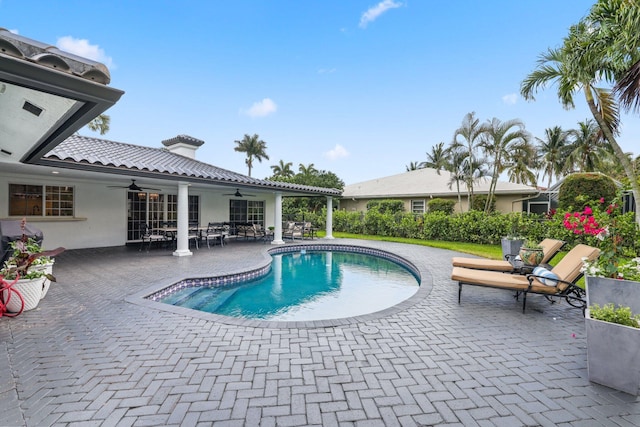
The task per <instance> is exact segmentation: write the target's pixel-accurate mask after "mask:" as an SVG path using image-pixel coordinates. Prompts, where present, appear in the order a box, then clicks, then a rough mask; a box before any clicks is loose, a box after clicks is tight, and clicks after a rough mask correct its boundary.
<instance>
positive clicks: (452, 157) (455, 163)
mask: <svg viewBox="0 0 640 427" xmlns="http://www.w3.org/2000/svg"><path fill="white" fill-rule="evenodd" d="M466 157H467V154H466V153H465V152H463V151H461V150H449V161H448V162H447V164H446V165H445V170H446V171H447V172H449V174H450V177H449V183H448V184H449V190H451V189H452V188H453V184H455V185H456V193H457V194H458V206H459V207H460V211H461V212H462V194H461V193H460V183H461V182H464V179H465V171H464V159H465V158H466Z"/></svg>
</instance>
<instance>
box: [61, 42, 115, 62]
mask: <svg viewBox="0 0 640 427" xmlns="http://www.w3.org/2000/svg"><path fill="white" fill-rule="evenodd" d="M56 47H57V48H58V49H60V50H63V51H65V52H69V53H72V54H74V55H78V56H81V57H83V58H87V59H92V60H94V61H98V62H102V63H103V64H104V65H106V66H107V68H109V69H111V68H115V65H114V63H113V59H112V58H111V57H110V56H107V55H106V54H105V53H104V50H103V49H102V48H101V47H100V46H98V45H96V44H89V40H87V39H76V38H73V37H71V36H64V37H60V38H59V39H58V42H57V43H56Z"/></svg>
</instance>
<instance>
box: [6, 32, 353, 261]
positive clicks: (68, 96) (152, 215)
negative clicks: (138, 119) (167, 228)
mask: <svg viewBox="0 0 640 427" xmlns="http://www.w3.org/2000/svg"><path fill="white" fill-rule="evenodd" d="M109 82H110V75H109V71H108V70H107V68H106V67H105V66H104V65H103V64H100V63H96V62H93V61H90V60H87V59H84V58H80V57H77V56H75V55H71V54H67V53H65V52H62V51H59V50H57V49H55V48H53V47H51V46H48V45H45V44H43V43H40V42H37V41H34V40H31V39H28V38H26V37H23V36H19V35H16V34H12V33H10V32H8V31H6V30H4V29H0V200H1V201H2V203H0V218H3V219H21V218H23V217H25V218H26V219H27V221H28V222H29V223H32V224H35V225H36V226H37V227H38V228H40V229H41V230H42V231H43V233H44V236H45V239H44V245H45V247H57V246H64V247H66V248H87V247H103V246H118V245H124V244H126V243H130V242H136V241H139V240H140V227H141V224H143V223H144V224H148V225H149V226H150V227H157V226H159V225H160V224H162V223H165V222H175V223H176V225H177V249H176V250H175V252H174V255H177V256H182V255H190V254H191V252H190V250H189V244H188V243H189V242H188V229H189V224H190V223H194V222H196V223H198V224H201V225H202V224H204V225H206V224H207V223H208V222H214V221H215V222H232V223H233V222H252V223H258V224H261V225H263V226H273V227H274V228H275V230H274V239H273V243H276V244H278V243H283V241H282V198H283V197H286V196H311V195H313V196H325V197H326V198H327V208H328V209H327V211H328V213H327V237H329V238H331V237H332V233H331V211H332V200H333V197H336V196H339V195H340V194H341V193H340V190H337V189H327V188H318V187H310V186H302V185H295V184H289V183H283V182H275V181H268V180H260V179H256V178H251V177H248V176H245V175H242V174H239V173H236V172H232V171H229V170H226V169H223V168H219V167H216V166H213V165H210V164H207V163H204V162H201V161H198V160H197V159H196V158H195V157H196V150H197V149H198V147H200V146H201V145H202V144H204V141H202V140H199V139H197V138H193V137H190V136H188V135H179V136H176V137H174V138H170V139H167V140H165V141H162V145H163V146H162V147H158V148H150V147H142V146H138V145H133V144H127V143H121V142H115V141H109V140H106V139H99V138H91V137H85V136H79V135H76V134H75V132H76V131H77V130H79V129H80V128H82V127H83V126H85V125H86V124H87V123H88V122H89V121H91V120H92V119H93V118H95V117H96V116H98V115H99V114H101V113H102V112H104V111H105V110H107V109H108V108H109V107H110V106H112V105H114V104H115V103H116V102H117V101H118V100H119V99H120V97H121V96H122V95H123V93H124V92H122V91H120V90H118V89H114V88H110V87H109V86H108V84H109Z"/></svg>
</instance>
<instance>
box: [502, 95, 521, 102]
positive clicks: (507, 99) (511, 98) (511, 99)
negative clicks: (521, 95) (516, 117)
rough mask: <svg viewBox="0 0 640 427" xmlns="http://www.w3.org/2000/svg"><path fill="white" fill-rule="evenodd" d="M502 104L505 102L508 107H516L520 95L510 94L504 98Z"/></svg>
mask: <svg viewBox="0 0 640 427" xmlns="http://www.w3.org/2000/svg"><path fill="white" fill-rule="evenodd" d="M502 102H504V103H505V104H507V105H514V104H515V103H516V102H518V94H517V93H510V94H508V95H505V96H503V97H502Z"/></svg>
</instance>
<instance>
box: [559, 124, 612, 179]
mask: <svg viewBox="0 0 640 427" xmlns="http://www.w3.org/2000/svg"><path fill="white" fill-rule="evenodd" d="M568 134H569V137H571V138H573V141H571V142H570V143H569V146H568V153H567V154H568V155H567V159H566V163H565V169H567V170H577V171H579V172H594V171H596V170H599V169H600V168H601V166H602V163H603V160H604V159H606V158H608V157H610V156H611V152H610V151H607V147H606V145H605V144H604V141H603V140H602V132H601V131H600V128H599V127H598V124H597V123H596V122H595V121H593V120H589V119H587V120H585V121H583V122H578V128H577V129H572V130H570V131H569V132H568Z"/></svg>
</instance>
